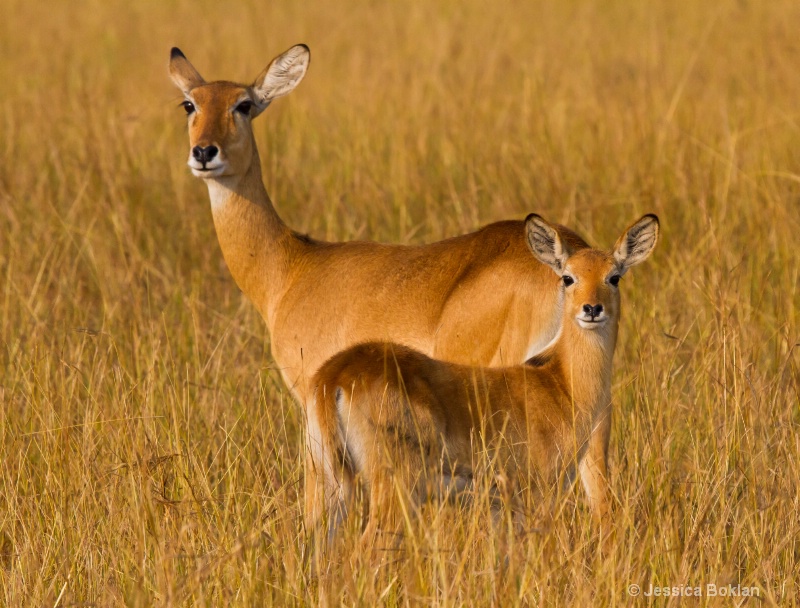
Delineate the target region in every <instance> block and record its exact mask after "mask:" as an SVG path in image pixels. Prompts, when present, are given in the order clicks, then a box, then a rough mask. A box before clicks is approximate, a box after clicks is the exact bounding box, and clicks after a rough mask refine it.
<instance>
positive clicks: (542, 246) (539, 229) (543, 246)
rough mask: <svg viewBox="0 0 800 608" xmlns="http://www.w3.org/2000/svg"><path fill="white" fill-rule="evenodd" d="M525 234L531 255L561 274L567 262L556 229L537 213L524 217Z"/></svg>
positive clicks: (567, 255) (567, 254)
mask: <svg viewBox="0 0 800 608" xmlns="http://www.w3.org/2000/svg"><path fill="white" fill-rule="evenodd" d="M525 236H526V238H527V241H528V247H530V249H531V251H532V252H533V255H534V256H535V257H536V259H537V260H539V261H540V262H541V263H542V264H546V265H547V266H550V268H552V269H553V271H554V272H555V273H556V274H557V275H559V276H561V274H562V273H563V272H564V265H565V264H566V262H567V258H568V257H569V253H568V252H567V250H566V248H565V247H564V244H563V243H562V241H561V237H560V235H559V234H558V230H556V228H555V227H554V226H553V225H551V224H550V223H549V222H548V221H547V220H545V219H544V218H543V217H542V216H541V215H539V214H537V213H531V214H530V215H528V217H526V218H525Z"/></svg>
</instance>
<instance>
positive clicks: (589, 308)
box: [583, 304, 603, 319]
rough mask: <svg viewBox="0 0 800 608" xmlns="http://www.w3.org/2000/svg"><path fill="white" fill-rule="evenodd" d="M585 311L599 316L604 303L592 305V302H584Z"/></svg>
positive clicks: (590, 314) (592, 315) (593, 316)
mask: <svg viewBox="0 0 800 608" xmlns="http://www.w3.org/2000/svg"><path fill="white" fill-rule="evenodd" d="M583 312H584V313H586V314H587V315H589V316H590V317H592V319H594V318H595V317H599V316H600V313H602V312H603V305H602V304H595V305H594V306H592V305H591V304H584V305H583Z"/></svg>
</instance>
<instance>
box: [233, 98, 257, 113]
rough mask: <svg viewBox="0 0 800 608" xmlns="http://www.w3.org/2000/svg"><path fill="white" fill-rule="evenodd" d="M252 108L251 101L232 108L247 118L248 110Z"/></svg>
mask: <svg viewBox="0 0 800 608" xmlns="http://www.w3.org/2000/svg"><path fill="white" fill-rule="evenodd" d="M252 107H253V102H252V101H243V102H242V103H240V104H239V105H237V106H236V107H235V108H234V110H236V111H237V112H239V114H244V115H245V116H249V115H250V110H251V109H252Z"/></svg>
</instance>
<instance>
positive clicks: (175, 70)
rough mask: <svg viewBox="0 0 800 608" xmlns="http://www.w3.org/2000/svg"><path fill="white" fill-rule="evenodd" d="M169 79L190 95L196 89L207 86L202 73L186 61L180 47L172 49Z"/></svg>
mask: <svg viewBox="0 0 800 608" xmlns="http://www.w3.org/2000/svg"><path fill="white" fill-rule="evenodd" d="M169 77H170V78H172V82H174V83H175V86H176V87H178V88H179V89H180V90H181V91H183V92H184V93H188V92H189V91H191V90H192V89H193V88H195V87H199V86H200V85H201V84H205V82H206V81H205V80H203V77H202V76H200V72H198V71H197V70H195V69H194V66H193V65H192V64H191V63H189V60H188V59H186V55H184V54H183V53H181V50H180V49H179V48H178V47H176V46H175V47H172V51H171V52H170V54H169Z"/></svg>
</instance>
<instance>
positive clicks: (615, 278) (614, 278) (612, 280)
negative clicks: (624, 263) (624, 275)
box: [608, 274, 620, 287]
mask: <svg viewBox="0 0 800 608" xmlns="http://www.w3.org/2000/svg"><path fill="white" fill-rule="evenodd" d="M619 279H620V276H619V275H618V274H615V275H614V276H612V277H611V278H610V279H608V282H609V283H611V284H612V285H613V286H614V287H616V286H617V285H619Z"/></svg>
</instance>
